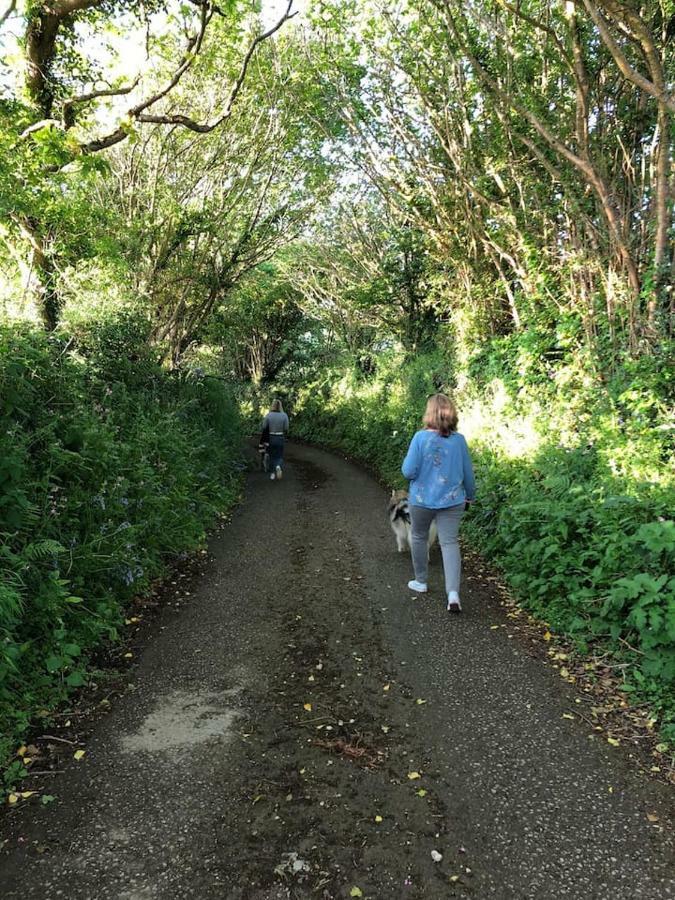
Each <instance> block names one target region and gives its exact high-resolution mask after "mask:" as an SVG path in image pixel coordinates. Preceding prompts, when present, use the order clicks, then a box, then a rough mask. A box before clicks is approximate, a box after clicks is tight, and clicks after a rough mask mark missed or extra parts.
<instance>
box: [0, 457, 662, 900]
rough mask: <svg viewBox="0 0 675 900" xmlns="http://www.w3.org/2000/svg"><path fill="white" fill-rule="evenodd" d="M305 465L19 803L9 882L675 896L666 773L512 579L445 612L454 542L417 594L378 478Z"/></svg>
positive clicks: (467, 589) (179, 892)
mask: <svg viewBox="0 0 675 900" xmlns="http://www.w3.org/2000/svg"><path fill="white" fill-rule="evenodd" d="M288 457H289V464H288V467H287V472H286V476H285V477H284V479H283V481H281V482H280V483H274V484H272V483H271V482H269V481H268V480H267V479H265V478H264V477H263V476H262V475H260V474H259V473H252V474H251V475H250V476H249V482H248V490H247V493H246V498H245V500H244V502H243V504H242V506H241V507H240V508H239V509H238V511H237V512H236V514H235V517H234V520H233V522H232V524H231V525H230V526H228V527H227V528H226V529H225V530H224V531H222V532H220V533H218V534H217V535H215V536H214V537H213V539H212V542H211V545H210V561H209V565H208V567H207V569H206V572H205V573H204V575H202V576H199V577H196V578H195V580H194V583H193V584H192V586H191V588H190V593H191V595H192V596H191V600H190V603H189V604H188V605H187V606H185V607H184V608H182V609H175V608H171V607H170V606H169V605H167V606H166V607H165V608H164V610H163V611H162V613H161V615H160V617H159V619H158V622H157V623H156V634H155V635H154V637H153V638H152V640H151V641H150V642H149V644H148V646H147V648H146V649H145V650H144V652H143V653H142V655H141V656H140V658H139V661H138V665H137V668H136V669H135V670H134V673H133V681H134V683H135V689H134V690H130V691H128V692H127V694H126V695H125V696H124V697H123V698H122V700H120V702H119V703H117V704H116V705H115V708H114V709H113V711H112V712H111V714H110V715H109V716H108V717H107V718H106V719H104V720H102V721H101V722H100V723H99V725H98V726H97V727H96V729H95V732H94V734H93V736H92V738H91V741H90V743H89V745H88V747H87V754H86V757H85V759H84V760H82V761H81V762H79V763H75V762H73V763H72V764H70V765H68V766H66V771H65V773H64V774H63V775H60V776H53V778H51V779H50V780H49V781H50V783H49V784H48V785H41V787H42V788H43V789H45V790H49V792H50V793H51V794H53V795H55V796H56V798H57V800H56V802H54V803H53V804H51V805H50V806H48V807H42V808H41V807H38V806H35V807H30V806H26V807H25V808H24V809H23V810H19V811H17V813H16V814H14V815H12V816H11V817H10V818H9V820H8V824H9V834H8V836H7V837H8V840H7V843H6V844H5V845H4V847H3V848H2V853H1V855H0V883H1V884H2V886H3V887H2V896H3V897H7V898H8V900H10V898H19V897H20V898H22V900H28V898H35V900H38V898H40V900H51V898H57V897H67V898H69V900H70V898H72V900H79V898H82V900H84V898H86V900H92V898H116V900H141V898H167V900H174V898H175V900H178V898H188V897H194V898H228V900H230V898H231V900H238V898H241V900H263V898H268V900H272V898H283V897H286V898H304V897H323V898H341V897H349V896H363V897H370V898H398V897H419V898H435V897H452V896H456V897H464V896H473V897H477V898H483V897H497V898H504V900H506V898H525V897H527V898H539V897H541V898H548V897H567V898H585V900H586V898H625V900H628V898H631V900H633V898H641V897H644V898H647V897H649V898H652V897H655V896H659V897H664V898H665V897H673V896H675V879H674V878H673V871H674V867H673V863H674V862H675V853H674V850H675V848H674V846H673V835H674V834H675V829H673V828H672V827H669V825H670V826H672V824H673V822H672V804H671V803H670V801H671V800H672V797H671V796H669V794H668V789H667V788H666V787H665V786H663V785H659V784H656V783H653V782H650V781H649V780H648V779H647V778H646V777H644V776H641V775H640V774H639V773H637V772H636V771H635V769H634V767H633V766H631V765H630V763H629V761H628V760H627V759H626V758H625V756H624V753H623V750H617V749H613V748H611V747H609V746H607V745H606V744H604V743H601V741H600V740H598V739H593V740H591V739H589V738H590V737H591V736H590V735H589V733H588V732H589V729H588V728H587V727H586V726H585V725H584V723H583V721H582V720H580V719H578V718H577V719H576V720H575V721H571V719H570V716H574V714H575V711H576V707H575V703H574V699H575V697H574V693H573V689H571V688H570V687H569V685H567V684H565V683H563V682H562V681H561V679H560V678H559V677H558V676H557V675H556V674H555V673H554V672H552V671H551V669H550V668H548V667H547V666H546V665H545V664H544V663H543V662H542V661H541V660H540V659H537V658H535V657H534V656H533V655H532V654H531V653H530V652H529V648H528V646H527V645H525V644H524V643H523V641H522V640H521V639H520V638H519V637H518V636H517V635H515V636H514V635H513V634H512V633H511V629H510V627H509V622H508V620H507V619H506V617H505V613H504V611H503V609H501V608H500V606H499V602H498V599H497V596H496V592H495V589H494V585H493V583H492V582H491V581H490V580H489V579H486V578H485V577H484V575H483V574H482V573H481V571H480V570H479V569H478V568H473V569H472V567H471V565H469V566H467V571H466V573H465V575H466V578H465V584H464V586H463V597H464V598H465V601H466V602H465V604H464V605H465V610H466V611H465V613H464V615H463V616H462V617H460V618H457V617H455V618H449V617H448V616H447V614H446V613H445V611H444V604H443V603H442V596H443V594H442V586H441V584H442V581H441V571H440V560H439V558H438V556H437V555H436V554H435V553H434V555H433V557H432V569H431V580H432V585H431V587H432V590H431V592H430V594H429V595H428V596H427V597H425V598H423V599H419V598H412V597H411V596H410V594H409V593H408V591H407V590H406V588H405V583H406V581H407V578H408V577H409V572H408V569H409V563H408V560H407V559H406V558H405V557H403V556H398V555H397V554H396V551H395V545H394V541H393V538H392V536H391V534H390V533H389V530H388V525H387V522H386V517H385V515H384V506H385V496H384V492H383V490H382V489H381V488H380V487H379V486H378V485H377V484H376V483H375V481H374V480H373V479H372V478H370V476H368V475H366V474H365V473H363V472H362V471H361V470H359V469H357V468H355V467H354V466H352V465H350V464H349V463H346V462H344V461H342V460H340V459H338V458H337V457H335V456H331V455H328V454H326V453H323V452H321V451H318V450H314V449H309V448H305V447H298V446H292V447H290V448H289V452H288ZM494 626H499V627H494ZM432 851H433V852H434V854H435V858H434V856H432ZM439 855H440V857H441V859H440V860H439V859H438V856H439ZM355 891H360V892H361V893H355Z"/></svg>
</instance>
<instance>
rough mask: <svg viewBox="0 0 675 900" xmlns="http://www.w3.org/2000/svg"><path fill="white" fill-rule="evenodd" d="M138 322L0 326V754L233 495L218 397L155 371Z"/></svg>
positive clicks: (234, 467)
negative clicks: (57, 331) (60, 328)
mask: <svg viewBox="0 0 675 900" xmlns="http://www.w3.org/2000/svg"><path fill="white" fill-rule="evenodd" d="M147 331H148V329H147V323H145V321H144V320H142V319H139V318H137V317H132V316H131V315H128V314H127V315H122V316H119V317H116V318H113V319H110V320H103V321H100V322H98V324H97V325H95V326H91V327H90V330H89V331H88V332H86V331H84V330H83V329H82V330H81V331H80V332H79V333H78V337H77V344H76V346H77V350H76V351H75V350H74V349H73V345H72V342H69V341H66V339H65V338H58V337H52V338H48V337H46V336H44V335H42V334H39V333H36V332H34V331H31V330H28V329H18V330H17V329H9V328H1V329H0V572H1V575H0V734H1V735H2V738H1V739H0V759H6V758H7V755H8V753H9V752H10V750H11V749H12V747H13V746H15V742H16V740H17V739H19V737H20V736H21V735H22V734H23V733H24V732H25V731H26V729H27V727H28V726H29V723H30V721H31V719H32V717H33V716H34V715H35V713H36V711H41V710H48V709H49V708H50V707H52V706H53V705H54V704H55V703H57V702H59V701H60V700H62V699H63V698H64V697H65V696H66V695H67V693H68V692H69V691H70V690H72V689H73V688H77V687H79V686H81V685H83V684H84V683H85V682H86V680H87V678H88V677H89V676H88V665H89V659H90V654H91V652H92V651H93V650H95V649H96V648H97V647H98V646H99V645H100V644H101V642H107V641H112V640H115V638H116V637H117V635H118V632H119V628H120V624H121V622H122V620H123V614H124V605H125V603H126V602H127V601H128V600H129V599H130V598H131V597H133V596H135V595H137V594H139V593H142V592H143V591H144V590H145V589H146V588H147V587H148V585H149V584H150V582H151V581H152V580H153V579H154V578H156V577H157V576H158V575H160V574H161V573H162V572H163V571H164V570H165V566H166V563H167V561H168V560H170V559H172V558H176V557H177V556H179V555H181V554H184V553H185V552H187V551H189V550H191V549H193V548H196V547H198V546H199V545H200V544H201V543H202V541H203V540H204V530H205V527H206V526H207V525H208V524H209V522H210V521H212V520H213V518H214V516H215V514H216V513H217V512H218V511H219V510H222V509H223V508H224V507H225V506H227V505H228V504H230V503H232V502H234V499H235V498H236V496H237V493H238V485H239V470H240V461H239V443H240V438H241V429H240V422H239V415H238V412H237V409H236V405H235V402H234V400H233V398H232V397H231V396H230V394H229V393H228V391H227V389H226V388H225V387H224V386H223V383H222V382H220V381H216V380H215V379H208V378H207V379H198V378H194V377H188V376H181V375H170V374H167V373H166V372H165V371H163V370H162V369H161V368H160V367H159V366H158V364H157V362H156V360H155V358H154V355H153V352H152V351H150V350H149V349H148V346H149V345H148V343H147V340H146V339H147Z"/></svg>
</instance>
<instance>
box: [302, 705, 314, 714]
mask: <svg viewBox="0 0 675 900" xmlns="http://www.w3.org/2000/svg"><path fill="white" fill-rule="evenodd" d="M302 708H303V709H306V710H307V712H311V711H312V704H311V703H305V704H304V706H303V707H302Z"/></svg>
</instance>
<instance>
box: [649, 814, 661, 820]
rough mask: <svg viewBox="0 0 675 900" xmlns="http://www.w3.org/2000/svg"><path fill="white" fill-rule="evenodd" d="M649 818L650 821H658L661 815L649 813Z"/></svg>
mask: <svg viewBox="0 0 675 900" xmlns="http://www.w3.org/2000/svg"><path fill="white" fill-rule="evenodd" d="M647 818H648V819H649V821H650V822H658V821H659V817H658V816H657V815H656V813H647Z"/></svg>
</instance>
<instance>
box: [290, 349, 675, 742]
mask: <svg viewBox="0 0 675 900" xmlns="http://www.w3.org/2000/svg"><path fill="white" fill-rule="evenodd" d="M536 339H537V336H536V333H535V334H534V335H533V334H532V333H529V334H527V335H524V336H512V337H509V338H504V339H501V340H498V341H495V342H493V344H492V345H491V346H488V347H487V348H486V349H485V350H483V351H480V352H477V353H475V354H474V356H473V357H472V358H471V359H469V360H467V361H466V362H465V364H464V366H463V374H462V375H461V376H460V377H458V378H454V377H453V376H452V375H451V374H450V373H451V370H452V366H451V364H450V363H449V362H448V361H447V360H446V359H445V358H444V357H443V355H442V354H441V353H440V352H436V353H428V354H426V355H421V356H418V357H417V358H415V359H412V360H410V359H409V360H408V361H405V360H404V359H403V358H402V357H401V356H400V355H397V354H393V355H391V356H389V357H387V356H386V355H385V356H382V355H381V356H379V358H378V360H377V363H376V367H375V370H374V371H371V372H370V374H368V375H364V374H363V373H362V372H360V371H359V369H358V368H357V367H355V366H354V365H353V364H350V363H349V362H348V361H347V362H344V363H342V364H336V365H335V366H334V367H333V368H332V369H329V370H324V371H323V372H322V373H321V374H320V375H318V376H316V377H315V378H314V380H313V381H312V382H311V383H306V384H305V385H304V386H302V387H301V388H300V389H299V390H298V393H297V400H296V408H295V416H294V432H295V434H297V435H299V436H301V437H303V438H305V439H307V440H309V441H314V442H318V443H321V444H323V445H326V446H328V447H333V448H339V449H340V450H343V451H345V452H346V453H348V454H349V455H351V456H353V457H355V458H357V459H360V460H362V461H363V462H365V463H367V464H368V465H369V466H370V467H372V468H373V469H374V470H375V471H376V472H377V473H378V474H379V475H380V476H381V477H382V479H383V480H384V481H385V482H387V483H388V484H391V485H402V484H403V480H402V477H401V474H400V464H401V460H402V458H403V455H404V453H405V449H406V447H407V444H408V441H409V440H410V438H411V436H412V434H413V433H414V432H415V430H416V429H417V428H419V427H420V418H421V413H422V411H423V409H424V405H425V401H426V398H427V396H428V395H429V394H430V393H433V392H434V391H435V390H437V389H439V387H444V388H447V389H451V390H452V389H453V388H454V389H455V393H456V396H457V399H458V402H459V406H460V430H462V431H463V432H464V433H465V434H466V436H467V437H468V439H469V442H470V446H471V448H472V453H473V456H474V460H475V464H476V469H477V476H478V485H479V488H478V492H479V493H478V500H479V502H478V503H477V504H476V506H475V507H474V509H473V510H472V512H471V513H470V514H469V515H468V516H467V520H466V522H465V525H464V534H465V536H466V537H467V538H468V539H469V540H470V541H471V542H472V543H473V544H474V546H476V547H477V548H478V549H479V550H480V551H481V552H482V553H484V554H485V555H487V556H488V557H490V558H491V559H493V560H495V561H496V562H497V563H498V565H499V566H500V568H501V569H502V571H503V572H504V574H505V576H506V577H507V579H508V581H509V582H510V584H511V585H512V586H513V588H514V589H515V591H516V593H517V595H518V597H519V598H520V600H521V601H522V602H523V604H524V605H525V606H526V607H527V608H528V609H530V610H532V611H533V612H534V613H535V614H536V615H537V616H538V617H540V618H541V619H543V620H544V621H546V622H547V623H549V625H550V627H551V628H554V629H556V630H558V631H559V632H561V633H565V634H566V635H569V636H571V637H572V638H573V639H574V640H575V642H576V643H577V645H578V647H579V648H580V650H581V651H582V652H588V651H590V650H593V651H597V650H598V648H599V647H602V648H603V650H608V649H609V650H611V651H612V652H616V653H617V654H620V655H621V656H622V658H623V660H624V661H628V663H629V665H628V666H627V667H626V668H625V669H624V672H625V683H624V685H623V688H624V689H625V690H626V691H627V692H634V693H635V694H636V695H638V696H639V697H640V698H641V699H645V698H646V699H648V700H649V701H650V702H651V703H652V704H653V707H654V709H655V711H656V712H657V714H658V715H659V717H660V722H661V733H662V735H663V739H664V741H667V742H670V743H671V744H675V571H674V570H673V558H674V551H675V523H674V522H673V521H672V519H671V518H669V516H672V510H673V509H674V508H675V484H674V480H673V474H672V465H671V463H672V429H671V428H669V427H668V423H667V421H666V418H667V406H666V398H667V397H668V395H669V384H668V380H667V379H668V375H667V369H664V368H663V366H662V365H661V364H660V363H659V362H658V361H656V360H650V359H643V360H642V362H641V363H640V364H639V367H637V366H636V367H635V368H631V366H630V365H629V364H627V365H626V366H624V367H622V369H621V370H620V372H619V373H618V374H617V375H616V376H615V377H614V378H613V379H612V380H611V381H609V382H607V381H604V382H603V381H601V380H600V379H599V378H592V377H589V376H587V375H584V374H583V371H582V370H581V369H577V368H576V367H575V365H574V363H573V361H572V360H566V361H565V362H564V364H563V363H561V364H559V365H558V366H557V367H556V368H555V369H549V368H547V366H546V365H545V364H544V362H543V360H544V359H545V357H544V356H543V355H542V354H541V352H540V348H537V347H532V346H531V344H532V342H533V340H534V341H535V343H536ZM289 390H291V389H289Z"/></svg>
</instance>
